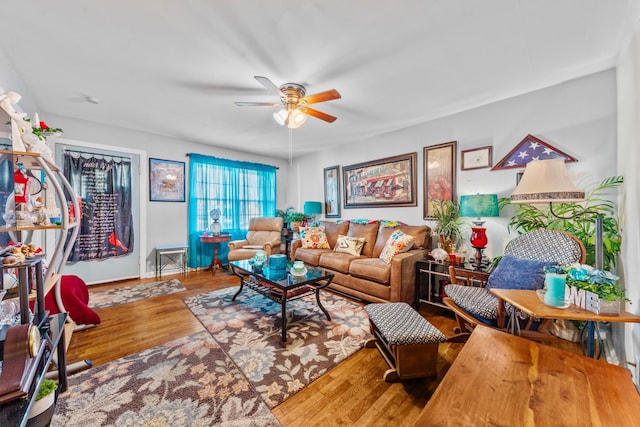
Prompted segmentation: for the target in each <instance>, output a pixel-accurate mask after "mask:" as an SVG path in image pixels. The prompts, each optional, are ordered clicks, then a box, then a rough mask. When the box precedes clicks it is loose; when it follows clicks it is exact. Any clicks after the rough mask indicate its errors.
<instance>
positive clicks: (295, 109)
mask: <svg viewBox="0 0 640 427" xmlns="http://www.w3.org/2000/svg"><path fill="white" fill-rule="evenodd" d="M254 78H255V79H256V80H257V81H258V82H259V83H260V84H261V85H262V86H264V87H265V88H267V89H268V90H270V91H271V92H273V93H274V94H276V95H278V96H279V97H280V102H236V103H235V104H236V105H239V106H241V107H275V111H274V112H273V118H274V119H275V120H276V122H278V124H280V125H282V126H285V125H286V126H287V127H289V128H298V127H300V125H302V123H304V122H305V120H306V119H307V116H312V117H315V118H317V119H320V120H324V121H325V122H329V123H333V122H334V121H335V120H336V119H337V117H335V116H332V115H330V114H327V113H323V112H322V111H318V110H316V109H313V108H310V107H309V106H308V105H309V104H316V103H318V102H325V101H331V100H334V99H340V98H341V96H340V94H339V93H338V91H337V90H335V89H331V90H327V91H324V92H320V93H316V94H314V95H308V96H305V94H306V89H305V87H304V86H302V85H301V84H298V83H285V84H283V85H282V86H280V87H278V86H276V85H275V83H273V82H272V81H271V80H269V79H268V78H267V77H263V76H254Z"/></svg>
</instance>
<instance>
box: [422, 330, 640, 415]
mask: <svg viewBox="0 0 640 427" xmlns="http://www.w3.org/2000/svg"><path fill="white" fill-rule="evenodd" d="M415 425H416V426H474V427H476V426H498V425H500V426H551V425H553V426H575V425H589V426H591V425H593V426H599V425H600V426H632V425H633V426H635V425H640V396H639V395H638V392H637V391H636V388H635V386H634V385H633V382H632V381H631V374H630V372H629V371H628V370H626V369H624V368H621V367H619V366H615V365H610V364H608V363H606V362H603V361H600V360H596V359H591V358H588V357H585V356H581V355H579V354H575V353H570V352H567V351H564V350H560V349H558V348H554V347H549V346H546V345H543V344H540V343H537V342H534V341H530V340H527V339H524V338H521V337H518V336H515V335H511V334H507V333H505V332H501V331H498V330H496V329H492V328H487V327H486V326H477V327H476V328H475V329H474V331H473V333H472V334H471V338H469V341H467V343H466V344H465V346H464V348H463V349H462V350H461V351H460V354H459V355H458V357H457V358H456V360H455V362H454V363H453V365H451V368H449V371H448V372H447V374H446V375H445V377H444V379H443V380H442V382H441V383H440V385H439V386H438V388H437V389H436V391H435V392H434V393H433V396H432V397H431V399H430V400H429V402H428V403H427V406H425V408H424V409H423V411H422V413H421V414H420V416H419V418H418V420H417V422H416V424H415Z"/></svg>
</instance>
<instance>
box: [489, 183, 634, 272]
mask: <svg viewBox="0 0 640 427" xmlns="http://www.w3.org/2000/svg"><path fill="white" fill-rule="evenodd" d="M623 182H624V180H623V178H622V177H621V176H613V177H610V178H607V179H605V180H603V181H602V182H601V183H600V184H598V185H597V186H596V187H595V188H594V189H593V190H591V191H590V192H588V193H587V195H586V197H585V201H584V202H583V203H554V205H553V211H554V212H555V213H556V214H557V215H558V216H562V217H567V218H569V217H570V219H562V218H557V217H555V216H554V215H553V214H551V212H550V211H549V207H548V206H539V205H527V204H521V205H518V207H517V208H516V210H515V214H514V215H513V216H512V217H511V219H510V220H509V226H508V230H509V231H510V232H511V231H516V232H518V233H519V234H523V233H526V232H528V231H531V230H536V229H541V228H543V229H547V230H563V231H566V232H567V233H570V234H573V235H574V236H576V237H577V238H578V239H579V240H580V241H581V242H582V244H583V245H584V246H585V249H586V250H587V261H586V263H587V264H590V265H594V264H595V234H596V233H595V217H596V215H602V229H603V243H604V253H603V255H604V268H605V269H606V270H610V271H613V270H614V269H615V267H616V256H617V255H618V254H619V253H620V246H621V244H622V235H621V234H620V228H619V227H618V219H617V218H616V216H615V214H616V212H615V206H614V203H613V202H611V201H610V200H607V199H606V198H604V197H603V194H604V193H607V192H608V191H610V190H612V189H613V188H616V187H618V186H620V185H621V184H622V183H623ZM509 203H510V200H509V199H508V198H503V199H501V200H500V207H501V208H502V207H505V206H506V205H508V204H509Z"/></svg>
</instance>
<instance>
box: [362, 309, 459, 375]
mask: <svg viewBox="0 0 640 427" xmlns="http://www.w3.org/2000/svg"><path fill="white" fill-rule="evenodd" d="M364 309H365V311H366V312H367V314H368V315H369V323H370V327H371V333H372V334H373V336H374V338H372V339H370V340H369V341H367V342H366V343H365V347H368V348H373V347H374V346H375V347H378V350H379V351H380V354H381V355H382V357H383V358H384V360H385V361H386V362H387V364H388V365H389V367H390V369H388V370H387V371H386V372H385V373H384V380H385V381H387V382H393V381H397V380H398V379H401V380H404V379H409V378H420V377H433V376H436V375H437V374H438V373H437V371H436V361H437V360H438V346H439V344H440V343H441V342H444V341H446V340H447V338H446V337H445V336H444V334H443V333H442V332H440V330H438V328H436V327H435V326H433V325H432V324H431V323H429V322H428V321H427V320H426V319H425V318H424V317H422V316H421V315H420V314H419V313H418V312H417V311H415V310H414V309H413V308H412V307H411V306H410V305H409V304H407V303H404V302H392V303H383V304H368V305H366V306H365V307H364Z"/></svg>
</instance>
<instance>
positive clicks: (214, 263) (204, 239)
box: [200, 234, 231, 274]
mask: <svg viewBox="0 0 640 427" xmlns="http://www.w3.org/2000/svg"><path fill="white" fill-rule="evenodd" d="M229 240H231V235H230V234H221V235H218V236H200V242H201V243H213V258H211V264H209V267H207V270H211V274H216V270H219V269H221V268H224V269H226V267H225V266H224V265H222V261H220V258H218V252H219V251H220V243H223V242H228V241H229Z"/></svg>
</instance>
